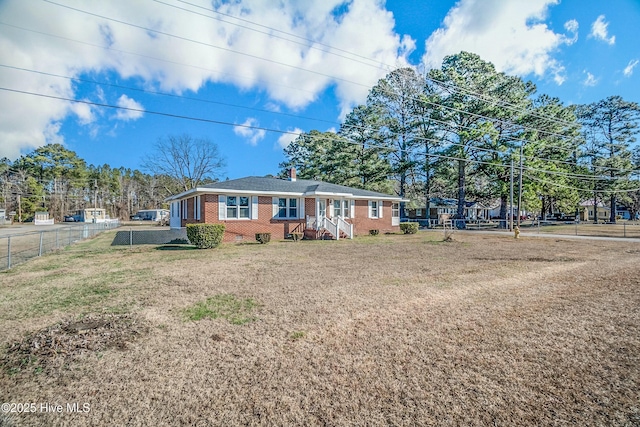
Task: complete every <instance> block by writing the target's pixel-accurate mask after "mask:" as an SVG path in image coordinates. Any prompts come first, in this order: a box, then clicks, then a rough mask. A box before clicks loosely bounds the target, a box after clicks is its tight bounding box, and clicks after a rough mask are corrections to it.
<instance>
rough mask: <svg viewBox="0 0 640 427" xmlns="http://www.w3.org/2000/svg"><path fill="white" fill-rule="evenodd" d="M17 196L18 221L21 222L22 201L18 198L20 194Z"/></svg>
mask: <svg viewBox="0 0 640 427" xmlns="http://www.w3.org/2000/svg"><path fill="white" fill-rule="evenodd" d="M17 198H18V222H22V201H21V200H20V194H18V195H17Z"/></svg>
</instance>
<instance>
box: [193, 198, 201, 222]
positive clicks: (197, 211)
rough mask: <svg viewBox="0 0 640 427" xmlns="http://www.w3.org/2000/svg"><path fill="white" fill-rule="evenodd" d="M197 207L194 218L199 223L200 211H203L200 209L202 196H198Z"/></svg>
mask: <svg viewBox="0 0 640 427" xmlns="http://www.w3.org/2000/svg"><path fill="white" fill-rule="evenodd" d="M195 205H196V208H195V209H196V211H195V215H194V217H195V219H197V220H198V221H199V220H200V210H201V209H200V196H196V202H195Z"/></svg>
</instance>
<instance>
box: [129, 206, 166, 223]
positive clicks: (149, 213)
mask: <svg viewBox="0 0 640 427" xmlns="http://www.w3.org/2000/svg"><path fill="white" fill-rule="evenodd" d="M164 218H169V210H168V209H143V210H141V211H138V213H136V214H135V215H134V216H133V219H137V220H139V221H156V222H160V221H162V220H163V219H164Z"/></svg>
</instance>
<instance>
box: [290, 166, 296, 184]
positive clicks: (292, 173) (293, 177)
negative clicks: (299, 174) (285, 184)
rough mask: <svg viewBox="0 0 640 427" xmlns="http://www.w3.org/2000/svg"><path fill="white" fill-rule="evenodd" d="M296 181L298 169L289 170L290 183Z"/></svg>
mask: <svg viewBox="0 0 640 427" xmlns="http://www.w3.org/2000/svg"><path fill="white" fill-rule="evenodd" d="M295 180H296V168H291V169H289V181H295Z"/></svg>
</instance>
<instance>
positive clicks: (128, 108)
mask: <svg viewBox="0 0 640 427" xmlns="http://www.w3.org/2000/svg"><path fill="white" fill-rule="evenodd" d="M118 107H120V108H123V109H122V110H118V111H117V113H116V119H118V120H123V121H125V122H128V121H129V120H138V119H139V118H141V117H142V116H143V115H144V113H143V111H140V110H144V107H143V106H142V105H141V104H140V103H139V102H136V101H135V100H133V99H131V98H129V97H128V96H127V95H125V94H122V95H121V96H120V98H118Z"/></svg>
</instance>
